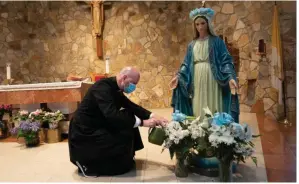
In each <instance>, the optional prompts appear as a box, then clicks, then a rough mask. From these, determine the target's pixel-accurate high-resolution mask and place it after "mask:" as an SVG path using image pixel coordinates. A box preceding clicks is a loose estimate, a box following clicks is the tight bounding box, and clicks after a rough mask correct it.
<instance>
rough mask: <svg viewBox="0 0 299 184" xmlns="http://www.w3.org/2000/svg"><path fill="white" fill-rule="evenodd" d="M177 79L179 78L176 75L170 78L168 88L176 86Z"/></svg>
mask: <svg viewBox="0 0 299 184" xmlns="http://www.w3.org/2000/svg"><path fill="white" fill-rule="evenodd" d="M178 80H179V78H178V76H175V77H174V78H172V79H171V81H170V83H169V87H170V90H173V89H175V88H176V87H177V85H178Z"/></svg>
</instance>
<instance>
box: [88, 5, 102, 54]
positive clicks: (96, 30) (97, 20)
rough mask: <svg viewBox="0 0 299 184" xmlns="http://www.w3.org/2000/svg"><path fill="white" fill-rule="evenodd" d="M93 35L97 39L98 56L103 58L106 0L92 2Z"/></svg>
mask: <svg viewBox="0 0 299 184" xmlns="http://www.w3.org/2000/svg"><path fill="white" fill-rule="evenodd" d="M91 15H92V35H93V36H94V37H95V38H96V48H97V56H98V57H99V58H102V57H103V28H104V0H97V1H92V2H91Z"/></svg>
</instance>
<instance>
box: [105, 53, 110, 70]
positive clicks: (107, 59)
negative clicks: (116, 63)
mask: <svg viewBox="0 0 299 184" xmlns="http://www.w3.org/2000/svg"><path fill="white" fill-rule="evenodd" d="M109 59H110V58H109V57H108V56H107V57H106V61H105V63H106V74H109Z"/></svg>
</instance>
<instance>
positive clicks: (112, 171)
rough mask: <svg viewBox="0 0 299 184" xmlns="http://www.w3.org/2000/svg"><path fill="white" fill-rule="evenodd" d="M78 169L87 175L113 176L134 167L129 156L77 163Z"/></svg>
mask: <svg viewBox="0 0 299 184" xmlns="http://www.w3.org/2000/svg"><path fill="white" fill-rule="evenodd" d="M79 164H80V167H81V168H80V167H79V166H78V165H77V166H78V170H79V171H81V169H83V172H84V174H85V175H87V176H114V175H121V174H125V173H127V172H129V171H130V170H132V169H133V168H134V165H135V164H134V160H133V158H132V157H130V158H114V159H113V160H110V159H107V160H102V161H100V162H93V163H79ZM81 172H82V171H81Z"/></svg>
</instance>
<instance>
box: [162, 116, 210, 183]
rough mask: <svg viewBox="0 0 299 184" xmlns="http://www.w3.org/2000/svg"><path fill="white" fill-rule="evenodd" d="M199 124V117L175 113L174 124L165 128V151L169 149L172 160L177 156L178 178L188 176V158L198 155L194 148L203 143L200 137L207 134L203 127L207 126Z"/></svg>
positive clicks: (176, 169) (176, 172) (171, 123)
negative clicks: (194, 154)
mask: <svg viewBox="0 0 299 184" xmlns="http://www.w3.org/2000/svg"><path fill="white" fill-rule="evenodd" d="M198 124H199V117H198V118H195V117H191V116H186V115H184V114H182V113H180V112H178V111H175V113H173V114H172V122H170V123H169V124H167V126H166V127H165V128H164V131H165V135H166V136H165V141H164V145H163V150H164V149H169V152H170V157H171V159H172V158H173V156H174V155H175V156H176V166H175V174H176V176H177V177H187V176H188V169H187V165H188V158H190V156H191V154H193V153H194V152H195V153H197V154H198V152H197V150H196V149H194V148H196V147H197V146H198V144H199V143H200V142H201V140H200V139H199V137H200V135H202V134H204V133H205V131H204V130H203V129H202V127H204V126H206V124H204V123H202V124H200V125H198ZM163 150H162V151H163Z"/></svg>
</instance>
